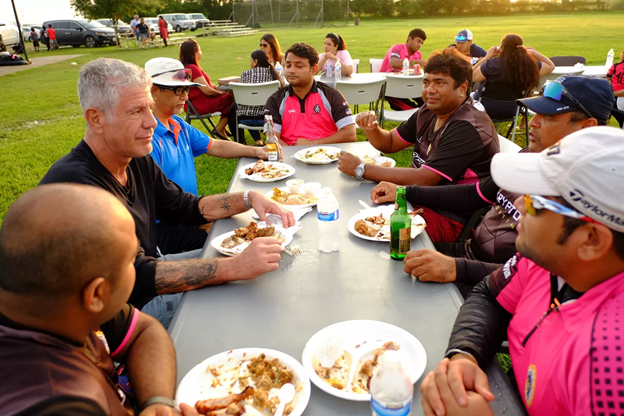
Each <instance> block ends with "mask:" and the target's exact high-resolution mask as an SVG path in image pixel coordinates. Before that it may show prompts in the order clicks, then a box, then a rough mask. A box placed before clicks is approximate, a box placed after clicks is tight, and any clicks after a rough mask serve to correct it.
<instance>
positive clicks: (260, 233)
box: [254, 223, 275, 237]
mask: <svg viewBox="0 0 624 416" xmlns="http://www.w3.org/2000/svg"><path fill="white" fill-rule="evenodd" d="M254 224H255V223H254ZM256 230H257V231H256V237H271V236H272V235H273V234H275V227H274V226H270V227H266V228H256Z"/></svg>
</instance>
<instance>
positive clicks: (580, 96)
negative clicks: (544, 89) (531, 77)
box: [516, 75, 615, 120]
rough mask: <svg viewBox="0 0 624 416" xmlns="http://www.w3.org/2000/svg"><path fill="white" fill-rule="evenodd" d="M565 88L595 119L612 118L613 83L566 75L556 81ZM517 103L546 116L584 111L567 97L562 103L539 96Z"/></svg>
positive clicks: (563, 96)
mask: <svg viewBox="0 0 624 416" xmlns="http://www.w3.org/2000/svg"><path fill="white" fill-rule="evenodd" d="M555 82H559V83H560V84H561V85H563V86H564V87H565V89H566V90H568V92H569V93H570V94H571V95H572V96H573V97H574V98H576V99H577V100H578V101H579V102H580V103H581V104H582V105H583V106H584V107H585V108H586V109H587V111H589V112H590V113H591V114H592V115H593V116H594V117H595V118H597V119H602V120H608V119H609V118H610V117H611V111H612V110H613V104H614V103H615V96H614V95H613V88H612V87H611V83H610V82H609V81H607V80H606V79H604V78H596V77H587V76H579V75H564V76H561V77H559V78H557V79H556V80H555ZM516 103H518V104H521V105H524V106H526V107H527V108H528V109H529V110H531V111H533V112H535V113H537V114H541V115H545V116H554V115H557V114H563V113H570V112H572V111H583V110H581V108H579V107H578V106H577V105H575V104H574V103H573V102H572V100H570V99H569V98H568V97H566V96H565V95H562V96H561V101H557V100H554V99H552V98H548V97H544V96H541V95H540V96H539V97H531V98H523V99H520V100H516Z"/></svg>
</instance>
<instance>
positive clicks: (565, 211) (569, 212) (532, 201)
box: [524, 195, 599, 224]
mask: <svg viewBox="0 0 624 416" xmlns="http://www.w3.org/2000/svg"><path fill="white" fill-rule="evenodd" d="M524 209H525V210H526V212H527V214H529V215H532V216H535V215H537V213H538V211H539V210H542V209H547V210H549V211H552V212H554V213H556V214H559V215H564V216H566V217H570V218H576V219H577V220H582V221H587V222H591V223H594V224H599V222H598V221H596V220H594V219H593V218H589V217H588V216H587V215H584V214H581V213H580V212H578V211H575V210H573V209H572V208H568V207H566V206H565V205H562V204H560V203H559V202H556V201H553V200H551V199H548V198H544V197H543V196H539V195H525V196H524Z"/></svg>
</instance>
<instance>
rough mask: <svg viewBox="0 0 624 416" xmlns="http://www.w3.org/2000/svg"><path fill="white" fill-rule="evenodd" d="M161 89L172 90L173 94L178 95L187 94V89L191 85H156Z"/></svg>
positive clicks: (188, 89)
mask: <svg viewBox="0 0 624 416" xmlns="http://www.w3.org/2000/svg"><path fill="white" fill-rule="evenodd" d="M158 87H159V88H160V89H161V90H169V91H173V93H174V94H175V95H177V96H178V97H179V96H181V95H184V94H188V93H189V91H190V90H191V87H165V86H162V85H159V86H158Z"/></svg>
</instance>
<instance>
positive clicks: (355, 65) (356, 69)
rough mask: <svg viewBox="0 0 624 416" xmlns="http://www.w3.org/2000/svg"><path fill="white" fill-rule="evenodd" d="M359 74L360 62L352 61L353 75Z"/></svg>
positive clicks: (357, 60)
mask: <svg viewBox="0 0 624 416" xmlns="http://www.w3.org/2000/svg"><path fill="white" fill-rule="evenodd" d="M359 72H360V60H359V59H353V73H354V74H357V73H359Z"/></svg>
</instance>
